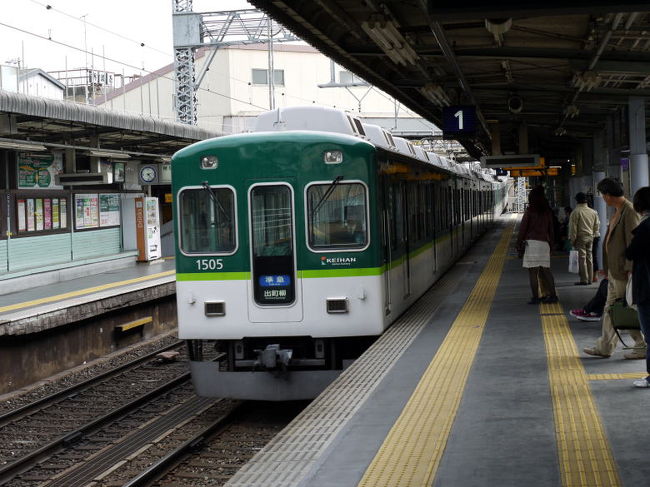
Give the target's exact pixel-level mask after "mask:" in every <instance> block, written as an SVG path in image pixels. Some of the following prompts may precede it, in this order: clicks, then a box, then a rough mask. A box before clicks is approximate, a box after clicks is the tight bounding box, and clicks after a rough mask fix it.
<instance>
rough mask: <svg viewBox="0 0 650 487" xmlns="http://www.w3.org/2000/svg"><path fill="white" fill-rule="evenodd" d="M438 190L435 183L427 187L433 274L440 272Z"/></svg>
mask: <svg viewBox="0 0 650 487" xmlns="http://www.w3.org/2000/svg"><path fill="white" fill-rule="evenodd" d="M437 195H438V190H437V188H436V185H435V183H433V182H432V183H431V184H429V185H427V198H428V200H427V208H429V211H430V219H429V224H430V225H431V242H432V247H433V274H436V273H437V272H438V250H437V248H436V247H437V245H436V239H437V238H438V225H439V221H440V220H439V212H438V210H439V204H438V198H437Z"/></svg>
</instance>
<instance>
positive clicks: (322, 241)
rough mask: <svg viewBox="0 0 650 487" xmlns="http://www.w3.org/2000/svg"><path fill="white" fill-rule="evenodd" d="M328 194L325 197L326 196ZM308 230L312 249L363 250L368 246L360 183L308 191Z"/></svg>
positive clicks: (320, 186) (364, 200) (314, 188)
mask: <svg viewBox="0 0 650 487" xmlns="http://www.w3.org/2000/svg"><path fill="white" fill-rule="evenodd" d="M328 192H329V195H328V196H327V197H325V196H326V194H327V193H328ZM307 209H308V211H307V219H308V222H307V228H308V235H309V246H310V247H311V248H313V249H319V250H322V249H326V248H333V249H339V248H351V249H353V248H362V247H365V246H366V244H367V243H368V221H367V217H366V215H367V211H366V188H365V186H364V185H363V184H360V183H338V184H337V185H336V186H335V187H334V189H332V185H331V184H314V185H311V186H309V188H308V189H307Z"/></svg>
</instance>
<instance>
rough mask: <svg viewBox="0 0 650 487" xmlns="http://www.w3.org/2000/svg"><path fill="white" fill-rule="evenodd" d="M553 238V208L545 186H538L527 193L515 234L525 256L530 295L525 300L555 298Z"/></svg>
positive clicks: (530, 302)
mask: <svg viewBox="0 0 650 487" xmlns="http://www.w3.org/2000/svg"><path fill="white" fill-rule="evenodd" d="M554 238H555V237H554V230H553V212H552V211H551V208H550V206H549V204H548V201H547V200H546V196H544V188H543V187H542V186H537V187H535V188H533V189H532V190H531V191H530V193H529V194H528V208H526V212H525V213H524V216H523V218H522V220H521V225H520V226H519V237H518V238H517V251H518V253H519V254H520V255H521V256H522V257H523V259H524V262H523V266H524V267H525V268H527V269H528V276H529V279H530V290H531V292H532V295H533V297H532V298H531V299H530V301H528V304H537V303H557V301H558V298H557V293H556V292H555V280H554V279H553V274H552V273H551V245H553V241H554ZM540 290H541V295H540Z"/></svg>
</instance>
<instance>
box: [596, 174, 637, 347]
mask: <svg viewBox="0 0 650 487" xmlns="http://www.w3.org/2000/svg"><path fill="white" fill-rule="evenodd" d="M598 191H599V192H600V194H601V195H602V196H603V199H604V200H605V203H607V206H611V207H613V208H615V209H616V211H615V212H614V215H612V218H611V219H610V220H609V225H608V226H607V233H606V234H605V239H604V242H603V268H604V272H605V273H606V274H607V279H608V280H609V283H608V287H607V302H606V303H605V313H604V315H603V326H602V333H601V336H600V338H599V339H598V340H597V341H596V344H595V345H594V346H593V347H587V348H585V349H584V352H585V353H586V354H588V355H595V356H598V357H603V358H608V357H609V356H610V355H611V354H612V352H613V351H614V349H615V348H616V344H617V342H618V336H617V335H616V332H615V331H614V327H613V326H612V321H611V319H610V317H609V313H608V312H607V310H608V309H609V307H610V306H611V305H612V304H613V303H614V302H615V301H616V300H618V299H621V298H624V297H625V286H626V284H627V280H628V277H629V276H630V274H631V273H632V262H631V261H629V260H627V259H626V258H625V249H626V248H627V247H628V246H629V245H630V243H631V242H632V230H634V229H635V228H636V226H637V225H638V224H639V220H640V218H639V214H638V213H637V212H636V211H634V208H633V207H632V203H631V202H630V201H628V200H627V199H626V198H625V196H623V185H622V184H621V183H620V182H619V181H616V180H615V179H609V178H605V179H603V180H602V181H601V182H599V183H598ZM629 334H630V336H631V337H632V338H633V339H634V349H633V350H632V351H630V352H628V353H626V354H625V355H624V357H625V358H626V359H644V358H645V357H646V345H645V341H644V340H643V336H642V335H641V332H639V331H637V330H629Z"/></svg>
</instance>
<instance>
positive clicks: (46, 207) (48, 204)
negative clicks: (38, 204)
mask: <svg viewBox="0 0 650 487" xmlns="http://www.w3.org/2000/svg"><path fill="white" fill-rule="evenodd" d="M43 218H44V220H45V221H44V228H45V230H51V229H52V200H51V199H50V198H45V199H44V200H43Z"/></svg>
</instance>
